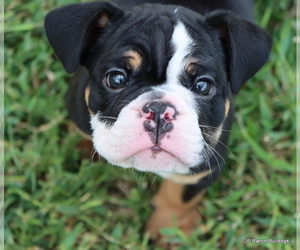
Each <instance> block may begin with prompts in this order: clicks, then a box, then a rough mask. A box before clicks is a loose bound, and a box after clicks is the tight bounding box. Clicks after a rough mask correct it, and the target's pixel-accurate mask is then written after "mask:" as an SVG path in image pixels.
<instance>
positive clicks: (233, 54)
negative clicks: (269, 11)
mask: <svg viewBox="0 0 300 250" xmlns="http://www.w3.org/2000/svg"><path fill="white" fill-rule="evenodd" d="M206 23H207V24H208V25H210V26H211V27H213V28H214V29H217V30H218V31H219V35H220V38H221V41H222V43H223V46H224V50H225V54H226V56H227V63H228V70H229V80H230V84H231V90H232V92H233V93H234V94H237V93H238V92H239V90H240V89H241V87H242V84H243V83H244V82H245V81H247V80H248V79H249V78H250V77H252V76H253V75H254V74H255V73H256V72H257V71H258V70H259V69H260V68H261V67H262V66H263V65H264V63H265V62H266V60H267V59H268V57H269V54H270V51H271V48H272V39H271V37H270V36H269V35H268V33H267V32H265V31H264V30H263V29H262V28H260V27H259V26H257V25H255V24H253V23H251V22H249V21H246V20H245V19H242V18H240V17H238V16H236V15H234V14H231V13H229V12H224V11H217V12H214V13H212V14H210V15H209V16H207V19H206Z"/></svg>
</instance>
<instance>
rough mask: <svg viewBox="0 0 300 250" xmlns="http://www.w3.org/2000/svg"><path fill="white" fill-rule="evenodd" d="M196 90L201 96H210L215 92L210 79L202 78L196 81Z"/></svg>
mask: <svg viewBox="0 0 300 250" xmlns="http://www.w3.org/2000/svg"><path fill="white" fill-rule="evenodd" d="M194 88H195V91H196V93H198V94H200V95H210V94H211V93H212V90H213V82H212V80H210V79H207V78H203V77H201V78H198V79H196V82H195V85H194Z"/></svg>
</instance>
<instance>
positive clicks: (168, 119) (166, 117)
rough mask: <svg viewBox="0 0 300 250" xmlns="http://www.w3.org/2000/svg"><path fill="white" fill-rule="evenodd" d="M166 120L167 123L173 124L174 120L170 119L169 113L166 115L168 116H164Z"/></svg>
mask: <svg viewBox="0 0 300 250" xmlns="http://www.w3.org/2000/svg"><path fill="white" fill-rule="evenodd" d="M164 120H165V121H166V122H172V121H173V119H172V118H170V115H169V113H166V114H165V116H164Z"/></svg>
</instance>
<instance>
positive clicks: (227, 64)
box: [45, 0, 272, 200]
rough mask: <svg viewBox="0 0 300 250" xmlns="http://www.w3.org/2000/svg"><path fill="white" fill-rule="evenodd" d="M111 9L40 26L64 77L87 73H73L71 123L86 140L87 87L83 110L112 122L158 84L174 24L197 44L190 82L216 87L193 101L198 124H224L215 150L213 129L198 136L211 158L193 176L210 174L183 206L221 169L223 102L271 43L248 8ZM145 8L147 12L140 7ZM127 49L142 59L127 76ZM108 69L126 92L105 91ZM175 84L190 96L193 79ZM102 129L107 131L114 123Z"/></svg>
mask: <svg viewBox="0 0 300 250" xmlns="http://www.w3.org/2000/svg"><path fill="white" fill-rule="evenodd" d="M115 2H116V3H117V4H119V5H120V6H123V8H121V7H119V6H118V5H115V4H112V3H109V2H100V1H97V2H91V3H83V4H74V5H69V6H65V7H62V8H60V9H57V10H54V11H53V12H50V13H49V14H48V15H47V17H46V19H45V29H46V33H47V36H48V39H49V41H50V43H51V45H52V46H53V48H54V50H55V52H56V54H57V56H58V57H59V59H60V60H61V61H62V63H63V65H64V67H65V69H66V71H67V72H69V73H73V72H74V71H75V70H76V69H77V68H78V67H79V65H82V66H84V67H86V69H87V70H86V69H83V68H81V67H80V69H79V71H80V72H79V73H78V72H77V73H76V75H77V76H76V79H75V80H74V81H73V83H72V85H71V86H70V90H69V92H68V94H67V106H68V111H69V114H70V117H71V119H72V120H73V121H75V123H76V124H77V125H78V126H79V127H80V128H81V129H82V130H83V131H84V132H86V133H88V134H91V130H90V125H89V115H88V108H87V106H86V104H85V102H84V90H85V88H86V87H87V86H89V87H90V96H89V108H90V110H91V111H92V112H94V113H97V112H98V111H101V113H102V115H104V116H109V117H118V114H119V113H120V111H121V110H122V108H123V107H124V106H125V105H127V104H128V103H129V102H131V101H132V100H134V99H135V98H137V97H138V96H139V95H141V94H142V93H145V92H147V91H149V90H150V87H152V86H158V85H160V84H162V83H164V82H165V80H166V68H167V65H168V62H169V60H170V58H171V57H172V55H173V53H174V48H173V47H172V46H170V40H171V37H172V33H173V28H174V25H175V24H176V22H177V20H178V18H179V19H180V21H181V22H182V23H183V24H184V25H185V27H186V28H187V29H188V32H189V35H190V36H191V37H192V39H193V40H194V41H196V45H195V46H194V48H193V54H192V56H194V57H195V58H198V59H199V63H200V64H201V67H200V66H197V67H196V69H195V71H196V74H195V75H203V74H207V75H210V76H212V77H213V79H215V81H216V83H215V85H217V87H216V93H215V95H214V96H213V97H211V98H209V97H207V98H199V99H197V102H198V107H199V109H200V111H201V112H200V114H201V115H200V116H199V121H200V122H201V123H200V124H206V125H209V126H210V127H218V126H219V125H220V124H221V123H222V122H223V121H224V119H225V124H224V126H223V129H224V132H223V133H222V136H221V139H220V141H221V142H219V143H217V145H213V144H212V143H211V142H210V138H209V134H210V133H212V132H213V129H212V128H203V130H202V131H204V133H203V136H204V138H205V139H206V141H207V142H209V144H210V145H211V146H213V147H215V148H216V151H217V152H218V154H216V157H211V159H210V160H209V163H205V164H202V165H201V166H195V167H194V168H192V170H193V171H194V172H195V173H197V172H201V171H203V170H207V168H208V167H209V166H208V165H210V167H211V168H212V169H214V171H213V173H212V176H208V177H207V178H204V179H202V180H201V181H200V182H199V183H198V184H195V185H189V186H187V187H186V192H185V195H184V199H185V200H189V199H190V198H191V197H193V194H194V193H198V192H199V191H200V190H201V189H202V188H204V187H206V186H208V185H210V184H211V183H212V180H214V179H215V177H216V176H217V175H218V173H219V172H220V171H219V168H220V169H221V168H222V167H223V165H224V164H223V160H222V157H223V156H224V154H225V153H224V146H223V145H222V144H226V143H227V138H228V132H226V130H229V129H230V127H231V123H232V119H233V114H234V108H233V106H231V108H230V113H229V114H228V116H227V117H225V116H224V109H225V100H226V99H229V100H231V103H232V94H237V93H238V92H239V90H240V89H241V87H242V84H243V83H244V82H245V81H247V80H248V79H249V78H250V77H251V76H253V75H254V74H255V73H256V72H257V71H258V70H259V69H260V68H261V67H262V65H263V64H264V63H265V62H266V60H267V58H268V55H269V53H270V50H271V47H272V41H271V38H270V37H269V35H268V34H267V33H266V32H265V31H264V30H263V29H261V28H260V27H259V26H257V25H255V24H254V23H253V12H252V7H253V6H252V5H253V1H251V0H239V1H234V0H215V1H213V0H202V1H179V0H173V1H171V0H165V1H157V0H152V1H151V0H150V1H149V0H148V1H146V0H139V1H132V0H129V1H123V0H122V1H121V0H120V1H115ZM146 2H148V3H150V4H144V3H146ZM157 3H160V4H157ZM136 4H143V5H139V6H135V5H136ZM161 4H165V5H161ZM177 5H180V6H183V7H179V6H177ZM185 7H186V8H185ZM188 8H191V9H193V10H194V11H192V10H190V9H188ZM175 9H177V11H175ZM175 12H176V13H175ZM106 18H107V19H106ZM99 19H103V20H104V21H105V22H104V24H101V25H99V24H98V20H99ZM130 49H133V50H135V51H138V52H139V53H140V54H141V56H142V58H143V61H142V65H141V67H140V68H139V69H138V70H136V71H133V70H131V69H129V68H128V67H127V65H126V62H125V59H124V52H126V51H128V50H130ZM113 68H115V69H119V68H121V69H126V76H127V78H128V86H126V88H125V89H124V90H121V91H112V90H111V89H109V88H107V87H106V86H105V84H104V82H105V79H106V77H107V75H108V72H109V70H111V69H113ZM78 74H80V77H79V78H78ZM180 79H181V82H182V84H183V85H185V86H186V87H187V88H193V86H192V82H193V81H194V79H193V76H191V75H188V74H183V75H182V76H181V77H180ZM195 91H196V90H195ZM107 122H108V125H109V124H113V123H114V120H113V119H112V120H110V119H108V120H107ZM212 177H213V178H212Z"/></svg>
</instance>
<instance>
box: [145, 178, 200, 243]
mask: <svg viewBox="0 0 300 250" xmlns="http://www.w3.org/2000/svg"><path fill="white" fill-rule="evenodd" d="M183 188H184V185H182V184H178V183H175V182H172V181H170V180H168V179H166V180H164V181H163V182H162V184H161V186H160V188H159V191H158V192H157V194H156V195H155V196H154V199H153V205H154V206H155V209H154V211H153V213H152V215H151V216H150V219H149V221H148V223H147V225H146V232H149V233H150V237H151V239H153V240H155V241H156V242H157V241H159V240H160V239H161V235H160V233H159V230H160V229H161V228H165V227H171V226H176V225H177V226H178V227H179V228H180V229H181V230H182V231H183V232H185V233H186V234H190V233H191V232H192V230H193V229H194V228H195V227H196V226H197V225H198V224H199V220H200V214H199V212H198V210H197V205H198V203H199V201H200V200H201V198H202V196H203V194H204V191H202V192H201V193H199V194H198V195H196V196H195V197H194V198H193V199H192V200H190V201H188V202H184V201H183V200H182V193H183V190H184V189H183ZM174 219H175V223H176V225H174V224H173V221H174ZM158 244H159V243H158Z"/></svg>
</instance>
